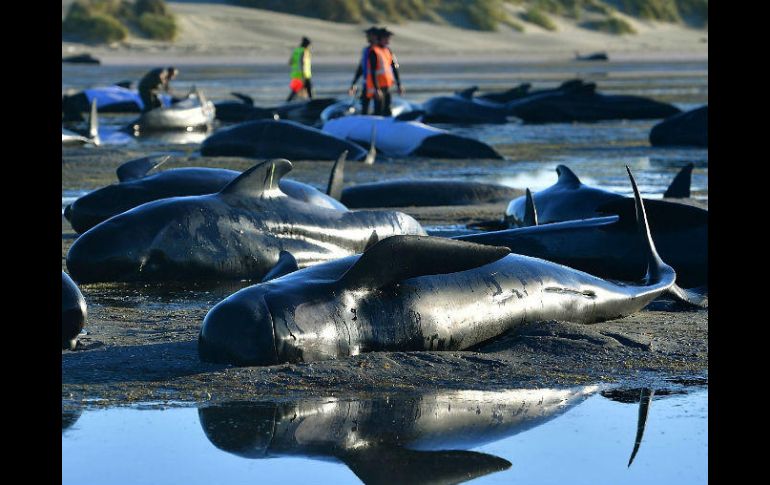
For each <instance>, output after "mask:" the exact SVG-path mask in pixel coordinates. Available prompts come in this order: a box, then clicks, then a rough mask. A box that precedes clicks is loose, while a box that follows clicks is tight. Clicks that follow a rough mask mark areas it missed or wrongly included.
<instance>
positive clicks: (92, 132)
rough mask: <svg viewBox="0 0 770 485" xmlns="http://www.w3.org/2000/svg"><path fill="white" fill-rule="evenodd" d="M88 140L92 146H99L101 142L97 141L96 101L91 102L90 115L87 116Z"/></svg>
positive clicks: (97, 116)
mask: <svg viewBox="0 0 770 485" xmlns="http://www.w3.org/2000/svg"><path fill="white" fill-rule="evenodd" d="M88 138H90V139H91V142H92V143H93V144H94V145H97V146H98V145H99V144H100V143H101V140H100V139H99V113H98V110H97V109H96V99H94V100H93V101H91V113H90V115H89V116H88Z"/></svg>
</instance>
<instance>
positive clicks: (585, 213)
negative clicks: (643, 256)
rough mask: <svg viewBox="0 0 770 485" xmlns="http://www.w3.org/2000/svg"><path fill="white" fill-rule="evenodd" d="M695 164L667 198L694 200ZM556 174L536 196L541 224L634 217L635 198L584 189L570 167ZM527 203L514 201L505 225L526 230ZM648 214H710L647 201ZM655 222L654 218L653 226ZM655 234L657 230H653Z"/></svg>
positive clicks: (680, 175) (682, 172) (679, 177)
mask: <svg viewBox="0 0 770 485" xmlns="http://www.w3.org/2000/svg"><path fill="white" fill-rule="evenodd" d="M693 167H694V164H692V163H690V164H688V165H686V166H685V167H683V168H682V169H681V170H680V171H679V173H677V175H676V177H674V180H673V181H672V182H671V185H670V186H669V187H668V189H667V190H666V193H665V194H664V197H667V198H687V197H689V196H690V180H691V177H692V169H693ZM556 173H557V175H558V176H559V178H558V180H557V181H556V183H555V184H554V185H552V186H550V187H548V188H546V189H543V190H541V191H539V192H536V193H535V194H534V196H533V199H534V203H535V205H536V206H537V217H538V222H539V223H540V224H549V223H552V222H561V221H570V220H576V219H587V218H591V217H599V216H604V215H607V213H617V211H618V210H622V209H625V210H626V212H630V213H633V212H634V211H633V204H634V202H633V198H631V197H626V196H625V195H622V194H617V193H615V192H610V191H608V190H604V189H600V188H597V187H591V186H589V185H584V184H583V183H582V182H581V181H580V179H579V178H578V176H577V175H575V173H574V172H573V171H572V170H570V168H569V167H567V166H566V165H558V166H557V167H556ZM526 203H527V199H526V197H525V196H521V197H518V198H516V199H513V200H512V201H511V202H510V203H509V204H508V208H507V209H506V210H505V221H506V223H507V225H509V226H510V227H526V226H528V225H529V224H527V223H526V222H525V221H524V218H525V214H526ZM645 206H646V208H647V212H648V213H649V212H650V210H653V211H656V212H662V213H665V212H666V211H668V216H669V217H671V216H672V214H671V213H672V212H677V211H681V210H684V211H687V214H683V215H689V213H690V212H692V211H695V212H696V213H702V214H701V215H702V217H700V218H699V219H703V218H704V217H706V215H707V211H705V210H703V209H700V208H697V207H693V208H692V211H690V210H688V209H683V208H682V207H684V204H677V203H673V202H668V201H664V200H657V199H645ZM655 219H657V217H655V218H651V220H652V221H653V226H654V225H655ZM653 234H655V230H654V228H653Z"/></svg>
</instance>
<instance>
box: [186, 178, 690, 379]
mask: <svg viewBox="0 0 770 485" xmlns="http://www.w3.org/2000/svg"><path fill="white" fill-rule="evenodd" d="M634 190H635V192H636V187H635V185H634ZM637 200H638V203H639V209H638V212H637V216H638V218H639V220H640V221H641V224H643V227H644V229H645V231H644V233H642V232H640V237H642V234H645V235H646V241H647V247H646V251H645V254H646V257H647V258H648V272H647V275H646V278H645V282H644V284H643V285H641V286H634V285H622V284H616V283H613V282H609V281H605V280H602V279H600V278H597V277H595V276H592V275H589V274H587V273H583V272H581V271H577V270H574V269H572V268H568V267H566V266H561V265H559V264H556V263H552V262H549V261H545V260H541V259H536V258H530V257H528V256H520V255H516V254H509V251H510V250H509V249H508V248H503V247H493V246H484V245H479V244H473V243H466V242H462V241H453V240H449V239H443V238H433V237H428V236H425V237H420V236H394V237H389V238H386V239H384V240H381V241H379V242H378V243H376V244H374V245H373V246H371V247H370V248H369V249H367V250H366V251H365V252H364V253H363V254H362V255H357V256H350V257H347V258H343V259H338V260H335V261H330V262H328V263H325V264H321V265H317V266H314V267H311V268H306V269H304V270H300V271H295V272H293V273H290V274H287V275H285V276H282V277H280V278H277V279H274V280H271V281H268V282H265V283H261V284H258V285H253V286H250V287H248V288H244V289H242V290H240V291H238V292H236V293H234V294H233V295H230V296H229V297H228V298H226V299H225V300H223V301H221V302H220V303H218V304H217V305H216V306H214V307H213V308H212V309H211V310H210V311H209V312H208V314H207V315H206V318H205V319H204V322H203V326H202V327H201V331H200V335H199V338H198V353H199V355H200V357H201V359H202V360H203V361H206V362H218V363H229V364H235V365H273V364H277V363H282V362H312V361H318V360H326V359H335V358H343V357H347V356H351V355H357V354H359V353H361V352H372V351H410V350H463V349H467V348H469V347H472V346H474V345H478V344H480V343H482V342H485V341H487V340H490V339H492V338H495V337H497V336H499V335H501V334H503V333H505V332H507V331H510V330H513V329H516V328H517V327H519V326H520V325H522V324H524V323H526V322H536V321H542V320H551V319H555V320H562V321H571V322H576V323H593V322H598V321H603V320H609V319H612V318H617V317H620V316H625V315H629V314H631V313H633V312H636V311H638V310H640V309H642V308H643V307H644V306H646V305H647V304H648V303H649V302H651V301H652V300H654V299H655V298H657V297H658V296H660V295H661V294H663V293H672V294H674V295H683V294H684V291H683V290H681V289H679V288H678V287H677V286H676V284H675V278H676V275H675V273H674V271H673V269H671V267H670V266H668V265H666V264H665V263H663V262H662V261H661V260H660V258H659V257H658V256H657V253H656V252H655V247H654V245H653V243H652V240H651V238H650V236H649V230H648V229H647V227H646V226H647V224H646V218H645V216H644V212H643V211H644V209H643V206H642V204H641V199H640V198H638V192H637ZM688 298H690V296H689V295H687V294H684V298H683V299H684V300H685V301H691V302H695V300H694V299H693V300H688ZM695 303H696V304H703V302H702V301H701V302H695Z"/></svg>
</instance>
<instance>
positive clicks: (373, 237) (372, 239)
mask: <svg viewBox="0 0 770 485" xmlns="http://www.w3.org/2000/svg"><path fill="white" fill-rule="evenodd" d="M378 242H380V236H378V235H377V231H376V230H374V231H372V235H371V236H369V240H368V241H366V246H364V251H366V250H367V249H369V248H370V247H372V246H374V245H375V244H377V243H378Z"/></svg>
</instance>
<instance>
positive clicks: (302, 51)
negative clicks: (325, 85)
mask: <svg viewBox="0 0 770 485" xmlns="http://www.w3.org/2000/svg"><path fill="white" fill-rule="evenodd" d="M289 65H290V66H291V74H290V76H291V82H290V83H289V87H290V88H291V93H289V97H288V98H286V101H291V100H292V99H294V97H295V96H296V95H297V93H299V92H300V91H301V90H302V89H303V88H304V89H305V91H307V97H308V98H310V99H313V86H312V84H311V83H310V77H311V72H310V39H308V38H307V37H303V38H302V42H301V43H300V45H299V47H297V48H296V49H294V51H293V52H292V53H291V57H290V58H289Z"/></svg>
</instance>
